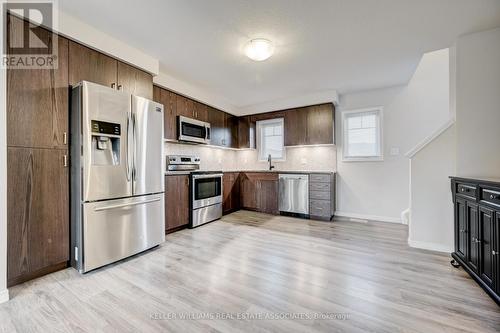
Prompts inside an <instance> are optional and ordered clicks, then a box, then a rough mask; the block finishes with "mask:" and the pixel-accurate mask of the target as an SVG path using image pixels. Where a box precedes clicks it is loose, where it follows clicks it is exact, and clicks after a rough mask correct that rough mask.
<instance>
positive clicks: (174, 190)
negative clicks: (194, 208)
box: [165, 175, 189, 233]
mask: <svg viewBox="0 0 500 333" xmlns="http://www.w3.org/2000/svg"><path fill="white" fill-rule="evenodd" d="M188 224H189V176H188V175H169V176H165V232H166V233H169V232H173V231H176V230H179V229H180V228H184V227H187V226H188Z"/></svg>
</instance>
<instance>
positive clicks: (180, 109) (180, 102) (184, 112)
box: [176, 94, 195, 119]
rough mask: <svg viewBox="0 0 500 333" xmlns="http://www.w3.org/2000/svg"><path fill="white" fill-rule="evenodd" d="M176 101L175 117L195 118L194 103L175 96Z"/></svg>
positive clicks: (185, 98)
mask: <svg viewBox="0 0 500 333" xmlns="http://www.w3.org/2000/svg"><path fill="white" fill-rule="evenodd" d="M176 100H177V115H178V116H184V117H188V118H191V119H193V118H195V112H194V101H193V100H191V99H189V98H187V97H184V96H181V95H177V94H176Z"/></svg>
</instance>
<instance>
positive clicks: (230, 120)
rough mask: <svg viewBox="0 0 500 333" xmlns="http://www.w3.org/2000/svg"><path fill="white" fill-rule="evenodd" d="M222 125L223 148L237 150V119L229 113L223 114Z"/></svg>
mask: <svg viewBox="0 0 500 333" xmlns="http://www.w3.org/2000/svg"><path fill="white" fill-rule="evenodd" d="M224 116H225V119H224V124H225V126H224V127H225V128H226V131H225V132H224V146H225V147H231V148H238V144H239V143H238V117H236V116H233V115H231V114H229V113H224Z"/></svg>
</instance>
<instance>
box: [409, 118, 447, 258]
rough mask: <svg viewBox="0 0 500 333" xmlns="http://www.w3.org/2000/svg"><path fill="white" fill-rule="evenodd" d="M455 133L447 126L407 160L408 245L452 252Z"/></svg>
mask: <svg viewBox="0 0 500 333" xmlns="http://www.w3.org/2000/svg"><path fill="white" fill-rule="evenodd" d="M455 131H456V126H455V125H452V126H450V127H448V129H446V130H445V131H444V132H442V133H441V134H440V135H439V136H438V137H436V138H435V139H434V140H432V142H431V143H429V144H428V145H426V146H425V147H424V148H422V149H421V150H420V151H418V152H417V153H416V154H415V155H414V156H413V157H412V159H411V161H410V164H411V194H410V196H411V213H410V214H411V215H410V216H411V217H410V225H409V235H408V244H409V245H410V246H413V247H418V248H424V249H428V250H435V251H441V252H448V253H450V252H452V251H453V247H454V238H453V235H454V233H453V203H452V197H451V189H450V179H449V176H450V175H454V174H455V172H456V170H455V169H456V154H455V149H454V147H455V144H456V133H455Z"/></svg>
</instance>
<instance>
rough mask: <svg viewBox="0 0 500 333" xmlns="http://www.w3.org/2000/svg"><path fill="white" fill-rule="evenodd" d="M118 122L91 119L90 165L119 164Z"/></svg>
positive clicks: (119, 131)
mask: <svg viewBox="0 0 500 333" xmlns="http://www.w3.org/2000/svg"><path fill="white" fill-rule="evenodd" d="M120 135H121V128H120V124H114V123H106V122H102V121H96V120H92V145H91V147H92V165H120Z"/></svg>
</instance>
